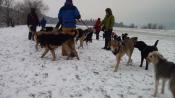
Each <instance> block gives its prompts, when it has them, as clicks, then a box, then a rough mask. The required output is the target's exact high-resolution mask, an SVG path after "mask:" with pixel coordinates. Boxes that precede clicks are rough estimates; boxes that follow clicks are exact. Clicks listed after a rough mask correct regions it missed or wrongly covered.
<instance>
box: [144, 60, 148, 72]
mask: <svg viewBox="0 0 175 98" xmlns="http://www.w3.org/2000/svg"><path fill="white" fill-rule="evenodd" d="M145 70H148V61H147V60H146V67H145Z"/></svg>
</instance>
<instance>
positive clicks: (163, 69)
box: [147, 51, 175, 98]
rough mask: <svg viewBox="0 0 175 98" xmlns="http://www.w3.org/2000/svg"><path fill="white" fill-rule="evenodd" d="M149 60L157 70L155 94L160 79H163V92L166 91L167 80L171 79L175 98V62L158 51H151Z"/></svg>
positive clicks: (170, 82) (155, 93)
mask: <svg viewBox="0 0 175 98" xmlns="http://www.w3.org/2000/svg"><path fill="white" fill-rule="evenodd" d="M147 61H148V63H152V64H153V65H154V70H155V92H154V95H153V96H154V97H156V96H157V91H158V85H159V80H160V79H162V81H163V82H162V89H161V93H162V94H163V93H164V88H165V82H166V80H169V86H170V90H171V92H172V94H173V96H174V97H173V98H175V63H173V62H170V61H168V60H166V59H165V58H164V57H163V56H162V55H161V54H160V53H159V52H158V51H153V52H150V53H149V55H148V57H147Z"/></svg>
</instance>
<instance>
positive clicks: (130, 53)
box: [127, 53, 132, 65]
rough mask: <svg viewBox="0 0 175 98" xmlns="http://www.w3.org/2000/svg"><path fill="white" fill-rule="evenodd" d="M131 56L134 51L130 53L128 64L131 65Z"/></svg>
mask: <svg viewBox="0 0 175 98" xmlns="http://www.w3.org/2000/svg"><path fill="white" fill-rule="evenodd" d="M131 56H132V53H130V54H129V55H128V62H127V65H129V64H130V63H132V59H131Z"/></svg>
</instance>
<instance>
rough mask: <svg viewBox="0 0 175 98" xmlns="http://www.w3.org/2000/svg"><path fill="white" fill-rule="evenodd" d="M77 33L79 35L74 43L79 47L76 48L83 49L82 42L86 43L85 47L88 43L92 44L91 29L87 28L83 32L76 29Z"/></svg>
mask: <svg viewBox="0 0 175 98" xmlns="http://www.w3.org/2000/svg"><path fill="white" fill-rule="evenodd" d="M77 31H78V32H79V35H78V36H77V37H76V43H77V42H78V41H79V42H80V45H79V47H78V48H80V47H81V48H83V44H84V41H85V42H86V45H88V42H92V36H93V29H92V28H88V29H85V30H82V29H80V28H79V29H77Z"/></svg>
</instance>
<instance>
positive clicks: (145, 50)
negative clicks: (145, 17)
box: [134, 40, 159, 70]
mask: <svg viewBox="0 0 175 98" xmlns="http://www.w3.org/2000/svg"><path fill="white" fill-rule="evenodd" d="M158 42H159V40H157V41H156V42H155V43H154V45H153V46H148V45H147V44H146V43H145V42H143V41H137V42H136V44H135V45H134V47H135V48H138V49H139V50H140V52H141V63H140V67H142V65H143V60H144V59H145V60H146V58H147V56H148V54H149V53H150V52H153V51H158V48H157V44H158ZM145 70H148V61H147V60H146V68H145Z"/></svg>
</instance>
